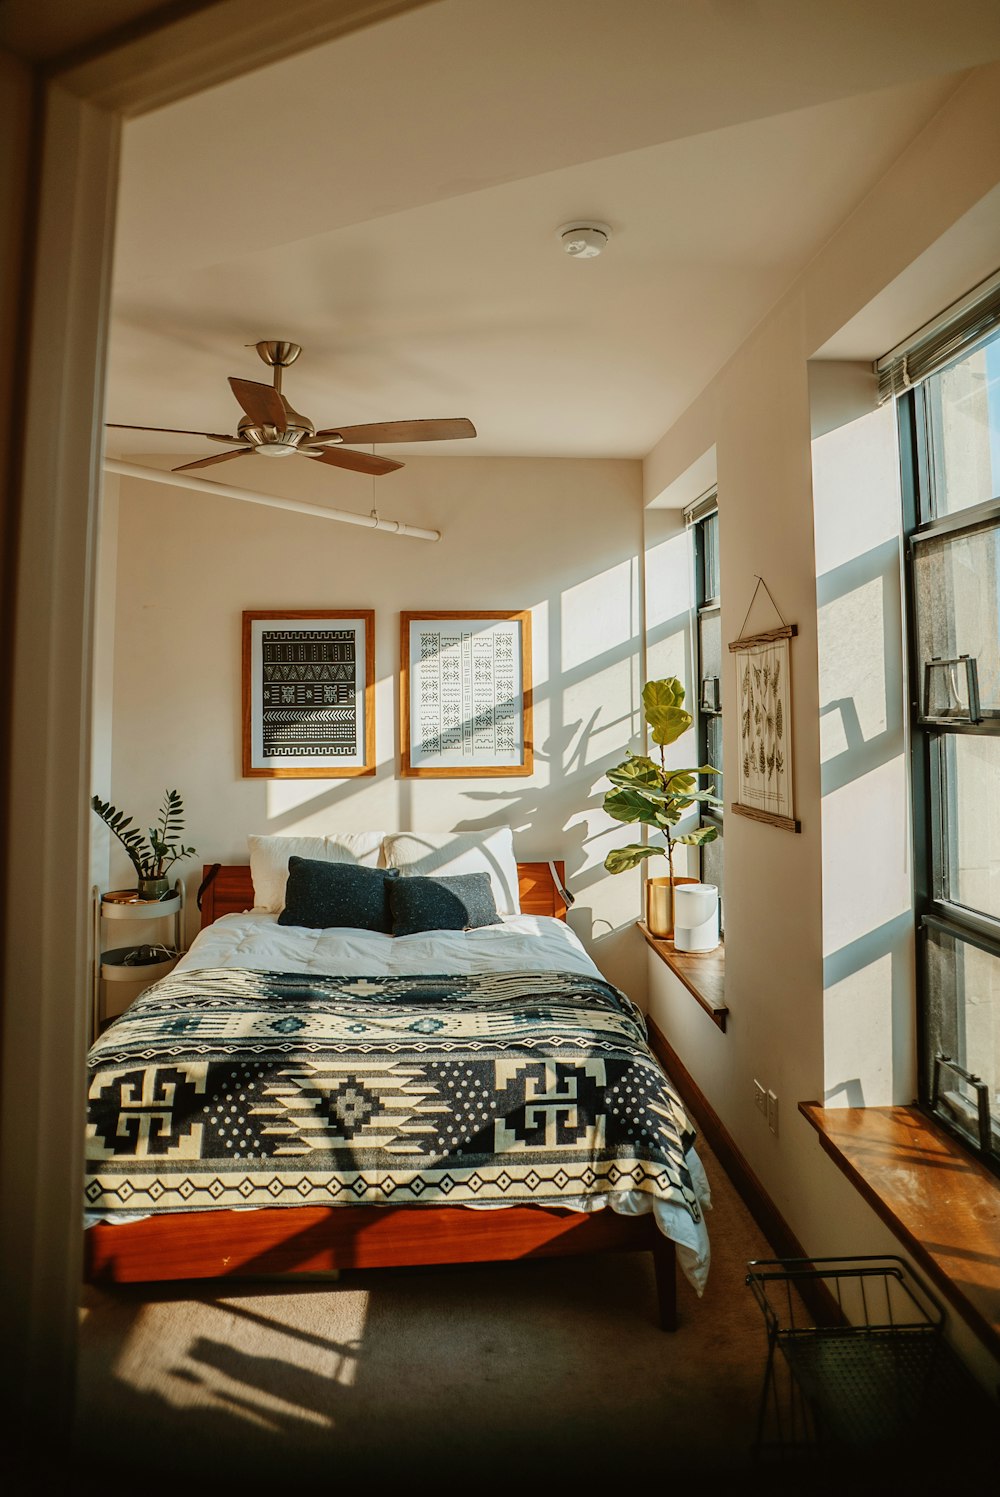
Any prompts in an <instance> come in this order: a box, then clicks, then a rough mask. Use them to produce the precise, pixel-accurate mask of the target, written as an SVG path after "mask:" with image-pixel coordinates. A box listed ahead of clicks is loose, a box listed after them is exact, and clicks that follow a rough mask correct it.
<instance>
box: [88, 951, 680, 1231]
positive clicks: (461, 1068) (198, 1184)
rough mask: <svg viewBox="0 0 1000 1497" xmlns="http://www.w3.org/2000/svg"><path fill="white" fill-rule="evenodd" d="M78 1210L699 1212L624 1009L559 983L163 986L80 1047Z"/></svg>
mask: <svg viewBox="0 0 1000 1497" xmlns="http://www.w3.org/2000/svg"><path fill="white" fill-rule="evenodd" d="M89 1071H90V1079H89V1088H88V1098H89V1102H88V1123H87V1180H86V1186H85V1195H86V1205H87V1208H88V1209H89V1210H91V1211H101V1210H104V1211H114V1212H115V1213H125V1214H126V1215H128V1214H131V1213H134V1214H135V1215H136V1216H146V1215H149V1214H150V1213H151V1212H153V1211H164V1210H169V1211H178V1210H187V1211H192V1210H199V1211H204V1210H211V1209H214V1208H229V1207H257V1206H316V1205H325V1206H336V1205H338V1204H340V1205H351V1206H354V1205H390V1204H391V1205H394V1206H395V1205H442V1204H445V1203H448V1204H452V1205H454V1204H469V1203H475V1202H485V1203H492V1204H496V1205H522V1204H527V1203H531V1202H544V1203H546V1204H550V1205H553V1204H558V1202H559V1201H560V1200H570V1199H573V1198H579V1197H581V1196H590V1195H594V1194H602V1195H605V1196H608V1195H612V1194H614V1193H615V1192H624V1191H633V1190H639V1191H645V1192H649V1193H651V1194H652V1195H653V1196H656V1197H659V1198H660V1199H663V1200H668V1201H672V1202H673V1203H674V1204H676V1205H678V1206H681V1207H684V1208H686V1209H687V1210H688V1211H689V1212H690V1214H691V1216H692V1217H693V1218H694V1219H695V1220H696V1221H700V1220H701V1207H700V1205H699V1203H698V1198H697V1196H696V1194H695V1191H694V1188H693V1186H692V1181H691V1176H690V1174H689V1173H688V1169H687V1166H686V1163H685V1155H686V1152H687V1150H688V1149H689V1148H690V1146H691V1144H692V1143H693V1142H694V1138H695V1133H694V1129H693V1128H692V1126H691V1124H690V1122H689V1120H688V1118H687V1115H686V1113H685V1111H684V1108H683V1106H682V1104H681V1102H680V1100H679V1098H678V1097H677V1095H676V1093H675V1091H674V1090H673V1087H672V1086H671V1084H670V1082H669V1081H668V1080H667V1078H666V1077H665V1076H664V1074H663V1071H662V1070H661V1068H660V1065H659V1063H658V1061H657V1060H656V1058H655V1056H654V1055H653V1053H652V1051H651V1050H650V1049H649V1046H648V1044H647V1043H646V1030H645V1021H644V1019H643V1016H642V1013H641V1012H640V1010H639V1009H638V1008H637V1007H636V1006H635V1004H634V1003H633V1002H632V1000H631V999H630V998H628V997H626V995H625V994H624V993H622V992H620V991H619V990H618V989H617V988H615V987H612V986H611V984H609V983H606V982H603V981H601V980H599V979H597V978H588V977H581V976H576V975H573V974H569V973H552V972H540V973H527V972H519V973H499V974H487V975H474V976H433V977H426V976H421V977H323V976H314V975H311V974H298V973H287V972H284V973H283V972H253V971H244V970H232V969H202V970H189V971H184V972H180V973H175V974H171V975H170V976H168V977H165V978H162V979H161V980H160V981H159V982H157V983H155V984H154V985H153V986H152V987H150V988H148V989H147V990H146V992H145V993H144V994H142V995H141V996H140V997H139V998H138V999H137V1000H136V1001H135V1002H134V1003H133V1004H132V1006H131V1007H130V1008H129V1009H128V1010H127V1011H126V1012H125V1014H123V1015H122V1016H121V1017H120V1018H119V1019H117V1020H116V1021H115V1023H114V1024H113V1025H112V1026H111V1027H110V1028H109V1029H107V1030H106V1031H105V1033H104V1034H103V1035H102V1036H101V1038H100V1039H99V1040H98V1041H97V1042H96V1044H95V1045H94V1046H93V1048H92V1050H91V1052H90V1056H89Z"/></svg>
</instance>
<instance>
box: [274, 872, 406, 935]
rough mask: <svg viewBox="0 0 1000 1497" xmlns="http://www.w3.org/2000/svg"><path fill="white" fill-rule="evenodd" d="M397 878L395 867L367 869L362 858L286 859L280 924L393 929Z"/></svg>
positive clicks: (384, 931)
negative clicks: (391, 890)
mask: <svg viewBox="0 0 1000 1497" xmlns="http://www.w3.org/2000/svg"><path fill="white" fill-rule="evenodd" d="M398 878H399V870H398V869H397V868H366V867H364V866H363V865H362V864H360V863H326V862H323V861H322V860H321V859H320V860H317V859H315V858H299V857H296V856H295V855H294V854H293V855H292V857H290V858H289V859H288V883H287V884H286V886H285V908H284V909H283V910H282V912H281V914H280V915H279V916H278V924H279V925H304V926H306V927H308V928H309V929H310V930H326V929H327V928H328V927H329V926H331V925H347V926H352V927H353V928H354V929H355V930H377V931H381V932H382V934H383V935H386V936H388V935H391V934H392V914H391V912H390V909H389V895H388V890H389V888H390V887H391V885H392V884H394V883H396V882H397V881H398Z"/></svg>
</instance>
